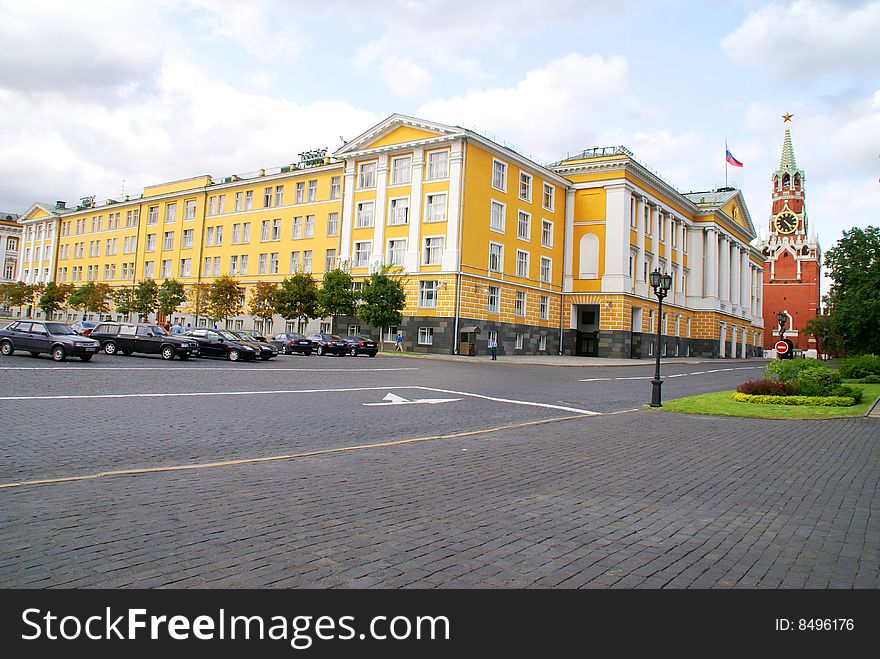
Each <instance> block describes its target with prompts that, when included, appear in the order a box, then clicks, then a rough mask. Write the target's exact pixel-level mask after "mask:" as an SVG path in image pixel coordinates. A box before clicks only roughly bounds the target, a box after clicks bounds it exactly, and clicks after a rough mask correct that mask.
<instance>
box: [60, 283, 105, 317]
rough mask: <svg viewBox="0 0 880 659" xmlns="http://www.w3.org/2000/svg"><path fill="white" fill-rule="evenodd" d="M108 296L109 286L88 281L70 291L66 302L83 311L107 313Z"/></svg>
mask: <svg viewBox="0 0 880 659" xmlns="http://www.w3.org/2000/svg"><path fill="white" fill-rule="evenodd" d="M109 297H110V286H108V285H107V284H96V283H95V282H93V281H90V282H89V283H87V284H83V285H82V286H80V287H79V288H75V289H74V290H73V291H71V293H70V296H69V297H68V304H69V305H70V306H71V307H73V308H74V309H78V310H79V311H83V312H86V311H91V312H93V313H107V312H108V311H110V304H109V302H108V298H109Z"/></svg>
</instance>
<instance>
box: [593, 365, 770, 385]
mask: <svg viewBox="0 0 880 659" xmlns="http://www.w3.org/2000/svg"><path fill="white" fill-rule="evenodd" d="M763 368H764V367H763V366H740V367H738V368H716V369H713V370H711V371H694V372H693V373H675V374H673V375H665V376H663V377H665V378H686V377H689V376H691V375H706V374H707V373H721V372H723V371H754V370H756V369H763ZM652 379H653V376H650V375H639V376H631V377H626V378H587V379H584V380H578V382H607V381H609V380H652Z"/></svg>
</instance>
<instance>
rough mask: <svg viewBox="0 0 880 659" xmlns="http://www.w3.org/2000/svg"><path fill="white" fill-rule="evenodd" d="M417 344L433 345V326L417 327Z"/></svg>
mask: <svg viewBox="0 0 880 659" xmlns="http://www.w3.org/2000/svg"><path fill="white" fill-rule="evenodd" d="M419 345H420V346H430V345H434V328H433V327H420V328H419Z"/></svg>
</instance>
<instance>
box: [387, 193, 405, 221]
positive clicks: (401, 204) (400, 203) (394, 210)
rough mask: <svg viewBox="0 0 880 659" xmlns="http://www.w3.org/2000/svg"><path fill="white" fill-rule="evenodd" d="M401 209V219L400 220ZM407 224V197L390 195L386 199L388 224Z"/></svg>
mask: <svg viewBox="0 0 880 659" xmlns="http://www.w3.org/2000/svg"><path fill="white" fill-rule="evenodd" d="M401 211H403V221H402V222H401V221H399V220H400V215H401ZM404 224H409V197H392V198H390V199H389V200H388V226H400V225H404Z"/></svg>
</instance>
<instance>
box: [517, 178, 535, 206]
mask: <svg viewBox="0 0 880 659" xmlns="http://www.w3.org/2000/svg"><path fill="white" fill-rule="evenodd" d="M524 184H525V188H526V190H525V194H523V185H524ZM517 194H518V195H519V198H520V199H522V200H523V201H528V202H531V201H532V175H531V174H529V173H528V172H523V171H520V173H519V191H518V193H517Z"/></svg>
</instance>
